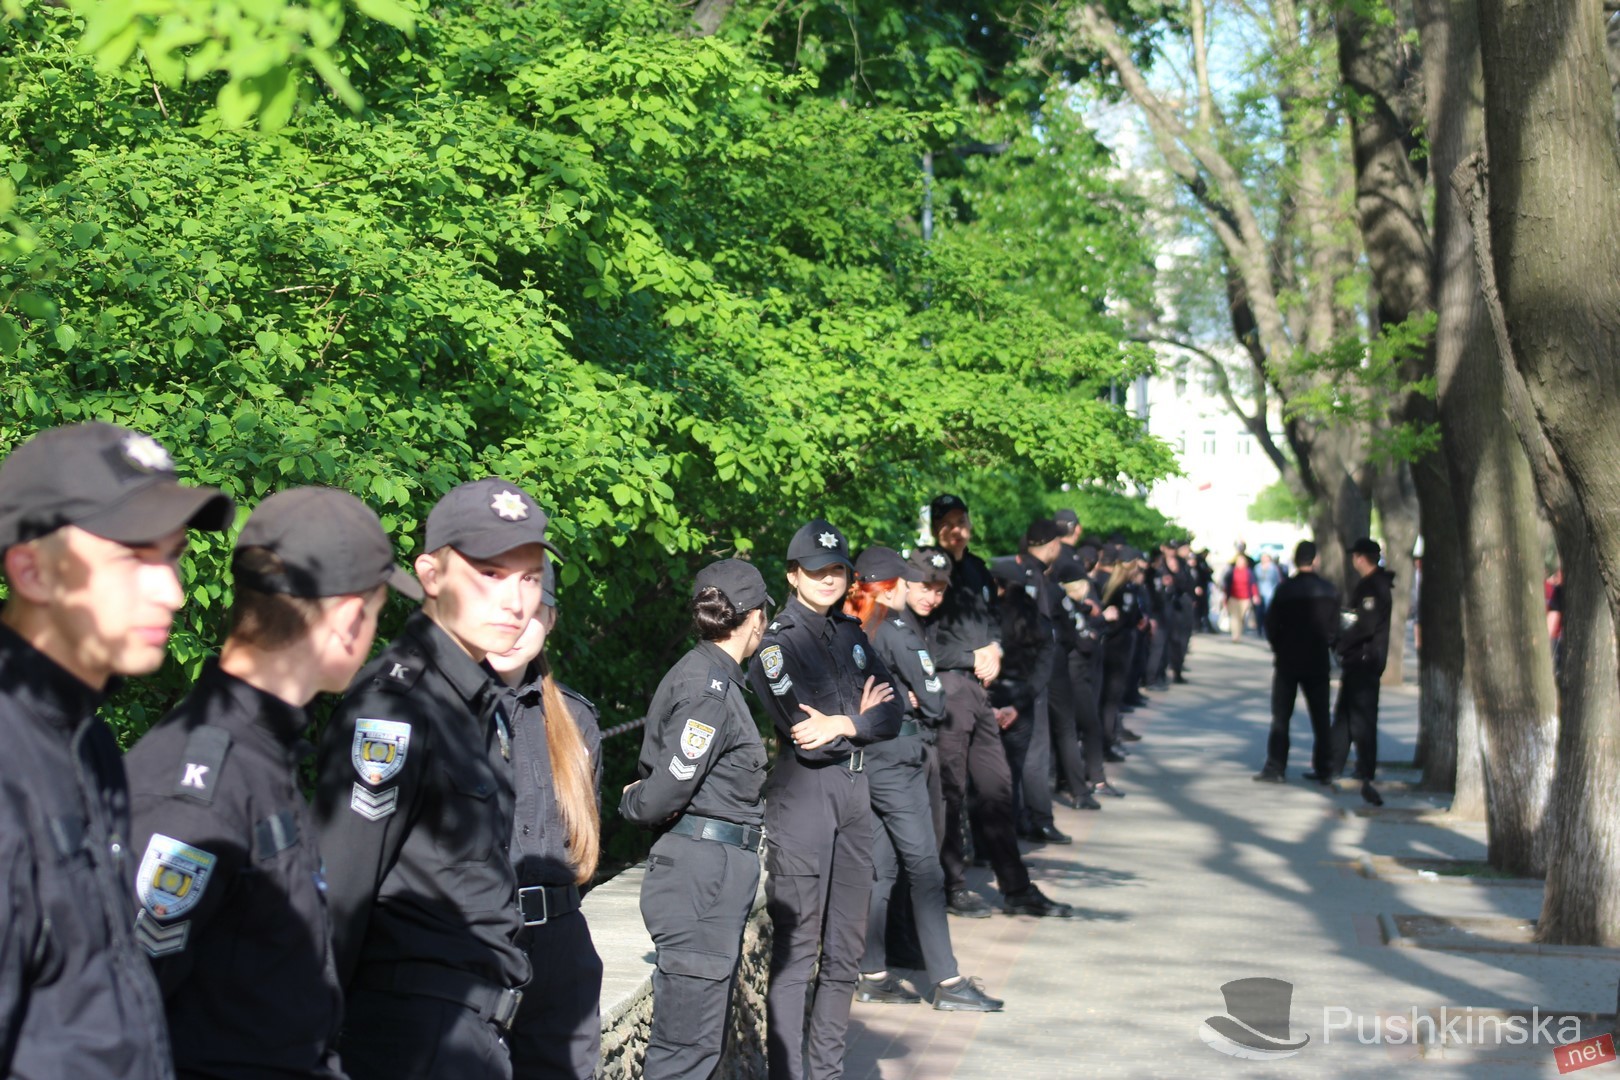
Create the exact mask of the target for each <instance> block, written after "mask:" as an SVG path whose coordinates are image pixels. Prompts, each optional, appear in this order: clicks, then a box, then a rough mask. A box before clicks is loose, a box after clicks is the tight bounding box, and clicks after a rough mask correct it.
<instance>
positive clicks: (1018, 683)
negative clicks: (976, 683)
mask: <svg viewBox="0 0 1620 1080" xmlns="http://www.w3.org/2000/svg"><path fill="white" fill-rule="evenodd" d="M991 573H993V574H994V575H995V577H996V585H997V589H998V603H997V604H996V612H997V614H998V616H999V617H1000V621H1001V648H1002V660H1001V675H1000V676H999V677H998V678H997V679H996V681H995V682H993V683H991V684H990V704H991V706H992V708H994V709H995V713H996V722H997V723H998V724H999V725H1000V726H1001V745H1002V749H1003V750H1004V751H1005V752H1006V754H1007V767H1008V769H1009V770H1011V773H1012V787H1013V809H1014V813H1015V815H1016V820H1017V821H1018V823H1019V834H1020V835H1021V836H1023V837H1024V838H1025V839H1034V838H1035V837H1034V835H1033V833H1032V828H1033V827H1032V826H1031V825H1030V824H1029V819H1030V813H1029V798H1028V791H1027V781H1026V769H1025V766H1026V765H1028V764H1029V757H1030V745H1031V744H1032V743H1033V742H1035V741H1036V740H1035V728H1036V725H1037V723H1038V722H1044V721H1045V720H1046V717H1045V715H1044V708H1043V709H1042V715H1040V716H1037V713H1036V710H1037V708H1038V705H1037V702H1038V701H1040V704H1041V705H1042V706H1044V704H1045V703H1044V701H1041V699H1044V697H1045V696H1046V688H1047V686H1048V685H1049V684H1050V682H1051V679H1052V668H1053V659H1054V657H1055V656H1056V653H1057V642H1056V640H1055V639H1054V638H1053V636H1052V628H1051V624H1050V623H1049V622H1048V621H1047V620H1046V619H1044V618H1042V615H1041V611H1040V609H1039V607H1038V606H1037V604H1036V601H1035V598H1034V597H1032V596H1030V595H1029V594H1028V593H1026V592H1025V591H1024V567H1022V566H1020V565H1019V564H1018V563H1017V561H1015V560H1013V559H998V560H996V562H995V563H994V564H993V565H992V566H991ZM1033 587H1034V586H1031V588H1033ZM1047 746H1048V749H1049V747H1050V744H1049V743H1048V744H1047ZM1042 767H1043V768H1050V760H1049V758H1047V759H1043V761H1042ZM1048 813H1050V792H1048ZM1054 831H1056V830H1055V829H1054ZM1059 835H1061V834H1059ZM1064 840H1068V838H1067V837H1064ZM1054 842H1056V841H1054Z"/></svg>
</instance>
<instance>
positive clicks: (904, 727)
mask: <svg viewBox="0 0 1620 1080" xmlns="http://www.w3.org/2000/svg"><path fill="white" fill-rule="evenodd" d="M921 734H922V725H921V724H919V723H917V721H915V720H902V721H900V735H921ZM895 737H896V738H899V735H897V736H895Z"/></svg>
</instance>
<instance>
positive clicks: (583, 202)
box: [0, 0, 1173, 843]
mask: <svg viewBox="0 0 1620 1080" xmlns="http://www.w3.org/2000/svg"><path fill="white" fill-rule="evenodd" d="M361 7H362V10H364V5H361ZM660 11H661V9H658V8H654V7H649V6H643V5H636V4H632V5H629V6H619V5H606V4H602V5H595V6H593V5H591V4H588V3H587V4H573V3H566V2H561V0H557V2H551V3H545V2H542V3H535V4H528V5H519V6H512V5H508V4H505V3H500V2H495V0H479V2H468V3H464V4H459V5H454V6H450V7H446V8H444V9H441V10H437V11H436V12H435V13H434V15H433V16H432V17H424V18H422V19H421V20H419V21H418V22H417V24H416V27H415V32H414V34H413V35H412V36H409V37H408V36H406V35H405V34H403V33H401V32H399V31H398V30H396V29H393V28H390V27H388V26H386V25H383V24H380V23H375V22H355V23H352V24H351V25H350V26H349V28H348V29H347V30H345V32H344V36H343V37H342V38H341V39H340V40H339V41H337V42H336V43H334V44H332V45H331V46H330V52H331V55H332V57H333V62H334V63H336V64H338V65H339V66H340V68H341V70H342V71H343V73H344V75H345V78H347V79H348V80H349V81H350V82H351V83H352V85H353V87H354V88H355V90H356V92H357V93H359V94H361V95H363V96H364V98H365V100H366V101H367V102H368V103H369V104H368V108H367V109H366V110H365V111H364V112H362V113H359V114H356V113H354V112H352V111H351V110H350V109H349V108H347V107H346V106H345V105H344V104H343V103H342V102H341V101H339V100H337V99H336V98H333V97H330V96H326V95H322V94H309V95H306V96H305V100H303V102H302V103H301V104H299V105H297V107H296V108H295V109H294V110H293V111H292V112H291V113H290V114H289V116H288V117H287V121H286V122H285V123H283V124H280V125H278V126H273V130H268V131H255V130H247V131H241V130H232V129H228V128H226V127H224V126H222V125H221V124H220V123H219V122H218V117H217V115H216V114H215V112H214V111H213V105H212V102H213V99H214V96H216V95H217V93H218V90H219V80H221V79H223V78H225V76H223V75H217V76H214V77H213V81H212V82H210V81H209V79H208V78H204V80H203V81H202V82H201V83H199V84H196V85H190V86H188V87H186V88H184V89H171V90H170V91H169V92H168V93H167V94H166V95H165V96H166V101H165V103H164V104H163V106H162V107H161V108H160V107H159V105H158V103H157V101H156V99H155V95H154V94H153V92H152V89H151V87H150V86H147V85H145V84H144V83H142V82H140V81H137V80H130V79H128V78H125V77H123V76H122V75H121V74H120V73H117V72H115V73H112V74H109V73H107V72H105V71H98V70H97V69H96V67H95V66H94V65H93V64H92V63H90V62H89V60H87V59H86V58H84V57H83V56H82V55H81V54H80V51H79V45H80V42H81V35H82V34H83V32H84V27H83V24H82V22H80V21H79V19H78V17H77V16H76V15H75V14H74V9H72V8H65V9H64V8H49V9H43V10H37V11H34V12H32V13H31V14H30V16H29V20H28V21H27V23H26V24H17V25H16V26H14V27H13V28H12V29H13V32H14V37H15V38H16V44H17V47H16V48H14V49H13V51H12V55H11V57H10V66H9V68H8V70H7V77H6V80H5V82H4V90H5V96H4V99H3V100H0V114H3V116H4V119H5V120H6V121H7V122H8V126H10V127H11V129H12V130H15V131H17V132H18V133H19V135H18V137H17V138H15V139H14V140H13V141H12V142H11V143H10V144H9V145H7V146H6V148H5V151H4V152H5V153H6V154H7V155H8V160H6V161H5V162H3V163H0V166H3V168H4V169H5V170H7V174H8V175H9V176H10V177H12V178H13V179H14V180H15V182H16V203H15V206H14V210H15V213H16V214H17V215H18V217H19V219H20V220H21V221H22V222H23V223H24V224H25V225H26V226H27V228H28V229H29V230H30V232H31V235H32V244H31V247H30V249H29V250H27V251H17V250H9V249H8V250H7V251H6V252H5V253H4V258H0V363H3V368H0V370H3V371H4V377H5V381H4V388H3V389H4V393H5V395H6V397H7V399H8V401H9V404H10V406H11V407H10V408H9V409H8V410H7V411H6V413H5V415H4V416H3V417H0V449H4V448H9V447H10V446H13V445H15V444H16V443H17V442H18V441H19V440H21V439H23V438H26V437H27V436H28V435H30V434H31V433H33V432H35V431H37V430H39V429H41V428H43V427H46V426H50V425H54V424H59V423H65V422H70V421H73V420H78V419H85V418H99V419H109V420H114V421H117V422H120V423H125V424H129V425H131V426H133V427H137V428H139V429H141V430H144V431H148V432H150V433H152V434H154V435H156V436H157V437H158V438H159V439H160V440H162V441H163V442H164V443H165V444H167V445H168V446H169V447H170V448H171V449H172V450H173V451H174V453H175V456H176V458H177V459H178V461H179V462H180V465H181V469H182V471H183V472H184V473H185V474H186V475H187V476H188V477H190V478H191V479H194V480H197V481H201V482H206V483H213V484H217V485H219V486H221V487H223V488H224V489H226V490H227V491H229V492H230V493H232V494H233V495H235V496H236V497H237V498H238V500H239V501H240V503H241V505H242V507H243V512H244V513H245V512H246V511H247V510H248V509H249V508H251V506H252V505H254V504H255V503H256V502H257V501H258V500H259V499H260V498H262V497H263V496H264V495H266V494H268V493H269V492H271V491H274V490H277V489H279V488H282V487H285V486H288V485H292V484H311V483H314V484H331V485H337V486H341V487H344V488H347V489H349V490H351V491H354V492H356V493H358V494H360V495H361V496H363V497H364V498H366V499H367V501H368V502H369V503H370V504H371V505H372V506H374V507H375V508H376V509H377V510H378V512H379V513H380V514H381V515H382V516H383V521H384V525H385V526H386V527H387V528H388V530H389V531H390V533H391V534H392V535H393V536H394V538H395V540H396V542H397V544H398V545H399V548H400V550H401V552H402V554H403V555H405V556H409V555H412V554H415V553H416V551H417V544H418V542H419V541H418V537H419V534H420V527H421V523H422V521H423V519H424V518H425V516H426V512H427V510H428V508H429V507H430V506H431V505H432V503H433V502H434V500H435V499H436V498H437V497H438V496H439V495H441V494H442V493H443V492H444V491H446V490H447V489H448V488H450V487H451V486H453V485H454V484H456V483H459V482H461V481H464V480H468V479H475V478H477V477H479V476H482V475H485V474H487V473H491V472H493V473H498V474H501V475H504V476H507V477H509V478H511V479H512V480H514V481H516V482H519V483H521V484H522V485H524V486H525V487H526V488H527V489H528V490H529V491H530V492H532V493H533V495H534V496H535V497H536V498H537V499H538V500H539V502H540V503H541V504H542V505H543V506H545V507H546V508H548V510H550V511H551V512H552V514H553V516H554V522H555V524H554V535H555V537H556V538H557V541H558V543H559V544H560V546H561V547H562V548H563V550H564V551H565V552H566V553H567V561H566V562H565V563H564V565H563V566H562V569H561V589H560V595H561V600H562V622H561V628H560V630H559V632H558V636H557V645H556V649H557V654H556V657H555V658H556V661H557V666H558V667H559V669H560V671H561V672H562V674H563V676H564V677H565V678H566V679H568V680H569V681H570V682H572V683H574V684H576V685H578V686H579V687H580V689H582V690H583V691H585V692H586V693H587V694H589V695H591V696H593V697H594V698H596V699H597V700H598V702H599V704H600V705H601V706H602V709H603V713H604V723H608V724H612V723H617V722H621V721H623V720H626V719H630V718H633V717H636V716H639V715H640V710H641V709H642V708H643V707H644V705H645V703H646V702H647V700H648V698H649V697H650V695H651V691H652V689H653V688H654V686H655V685H656V683H657V681H658V679H659V678H660V676H661V675H662V673H663V671H664V669H665V668H666V667H667V665H668V664H669V663H670V662H671V661H672V660H673V659H674V657H675V656H676V655H678V653H679V652H680V651H681V649H683V648H684V647H685V645H686V643H687V637H686V626H685V624H684V618H683V615H682V606H683V598H684V591H685V589H686V587H687V583H688V582H689V581H690V580H691V576H692V574H693V573H694V572H695V570H696V569H697V567H698V566H700V565H702V564H703V563H704V562H706V561H708V560H710V559H713V558H716V557H721V556H725V555H730V554H734V553H741V554H744V555H751V556H753V557H757V558H758V559H759V561H760V562H761V565H762V567H763V568H764V569H765V571H766V574H767V579H768V580H769V581H770V582H771V584H772V586H773V588H777V589H778V590H779V589H780V588H781V586H780V585H779V583H780V582H781V576H780V575H781V569H782V564H781V560H780V553H781V552H782V550H783V549H784V547H785V544H786V540H787V538H788V537H789V536H790V535H791V534H792V532H793V531H794V529H795V528H796V527H797V526H798V525H799V524H800V523H801V522H802V521H803V520H804V519H805V518H806V517H808V516H810V515H812V514H822V515H825V516H827V517H829V518H831V519H832V520H834V521H835V522H837V523H838V524H839V525H841V526H842V527H843V528H844V529H845V530H846V531H847V532H848V533H849V534H850V535H851V537H852V539H853V540H854V542H855V543H856V544H857V545H858V546H864V545H866V544H868V543H875V542H886V543H891V544H903V543H905V542H907V541H908V540H909V538H910V536H911V535H912V534H913V532H914V528H915V519H916V510H917V507H918V506H919V505H920V504H921V503H923V502H925V501H926V500H927V498H928V497H929V496H930V495H931V494H933V493H934V492H935V491H936V490H939V489H942V488H945V487H950V486H953V484H954V483H955V482H956V481H957V480H958V479H959V478H961V477H963V476H967V475H977V474H981V473H984V472H986V471H999V472H1001V473H1003V474H1006V475H1010V476H1016V477H1020V478H1026V479H1033V480H1035V481H1037V482H1039V484H1040V485H1041V488H1042V490H1049V489H1050V488H1051V487H1053V486H1055V485H1056V484H1057V483H1058V482H1060V481H1082V480H1099V481H1103V482H1105V483H1107V484H1118V483H1120V482H1122V481H1123V480H1125V479H1127V478H1131V479H1149V478H1152V477H1154V476H1157V475H1162V474H1164V473H1165V472H1166V471H1168V470H1170V469H1171V468H1172V467H1173V466H1172V463H1171V458H1170V455H1169V453H1168V451H1167V449H1166V448H1165V447H1164V446H1163V445H1162V444H1160V443H1158V442H1156V441H1155V440H1152V439H1150V438H1148V437H1146V436H1145V435H1144V434H1143V432H1142V431H1141V429H1140V426H1139V425H1138V424H1137V422H1136V421H1135V420H1133V419H1131V418H1130V417H1128V416H1126V415H1125V414H1124V413H1122V412H1120V411H1118V410H1116V409H1114V408H1111V407H1110V406H1109V405H1108V404H1107V403H1106V401H1105V400H1103V393H1102V391H1103V389H1104V388H1106V386H1107V385H1108V383H1109V382H1110V381H1113V380H1121V379H1128V378H1131V377H1133V376H1134V375H1135V374H1136V373H1138V372H1140V371H1144V370H1147V368H1148V366H1149V364H1150V358H1149V357H1148V356H1147V355H1146V354H1145V353H1144V352H1142V351H1141V350H1139V349H1134V348H1129V347H1124V346H1121V345H1120V344H1119V342H1118V340H1117V338H1116V337H1114V336H1112V335H1110V334H1108V333H1105V332H1102V331H1101V329H1100V327H1101V326H1102V324H1099V325H1098V327H1093V328H1090V329H1088V328H1085V327H1082V326H1077V325H1075V323H1074V321H1073V320H1071V319H1063V318H1059V317H1058V316H1057V315H1055V314H1054V313H1052V312H1051V311H1050V310H1048V309H1047V308H1046V307H1044V306H1043V305H1042V303H1041V302H1040V298H1039V294H1038V292H1035V291H1030V290H1026V289H1020V288H1018V287H1017V285H1018V282H1019V280H1020V277H1021V275H1023V274H1024V273H1025V271H1026V270H1027V269H1028V267H1029V266H1030V265H1031V263H1030V259H1029V257H1028V255H1027V254H1026V253H1021V252H1020V250H1019V248H1018V246H1017V245H1007V246H1005V247H998V246H997V245H996V244H995V243H994V239H993V236H991V235H990V234H989V233H988V232H987V231H986V230H984V229H982V228H981V229H980V230H979V231H977V232H975V231H973V230H972V229H970V228H968V227H966V226H963V227H962V228H959V229H954V230H953V229H950V228H947V229H945V230H943V231H942V233H941V235H940V236H939V237H938V238H937V239H936V240H935V242H934V243H932V244H931V245H925V244H924V243H923V242H922V240H921V237H920V235H919V232H918V230H917V228H916V222H915V215H916V212H917V208H918V206H919V204H920V199H921V177H920V173H919V171H918V169H917V155H918V152H919V147H920V146H922V145H924V144H925V143H926V141H927V140H928V139H930V138H934V137H937V136H938V134H939V133H940V132H941V131H945V130H949V129H950V127H951V125H953V124H954V123H956V121H955V120H954V119H953V117H952V114H950V113H946V112H937V111H936V112H928V111H917V110H906V109H901V108H898V107H891V108H882V109H854V110H852V109H849V108H846V107H844V106H842V105H841V104H839V103H838V102H837V101H834V100H829V99H827V98H825V97H823V96H820V95H817V94H815V93H813V92H811V90H812V88H811V87H810V86H809V85H808V81H807V80H806V79H805V78H804V77H802V76H798V75H793V74H788V73H785V72H783V71H782V70H780V69H778V68H776V67H774V66H772V65H771V64H770V63H769V62H767V61H766V60H764V59H761V58H760V57H758V56H756V55H754V54H752V53H750V52H749V51H748V50H747V49H746V48H744V47H742V46H739V45H737V44H733V43H729V42H727V41H723V40H717V39H694V38H690V37H687V36H684V35H682V34H679V33H675V32H672V29H671V27H670V26H668V25H665V22H666V21H667V17H666V16H663V15H660ZM226 553H227V540H226V539H225V538H209V539H199V540H198V541H197V542H195V543H194V544H193V547H192V551H191V554H190V556H189V557H188V558H187V560H186V562H185V568H184V569H185V580H186V585H187V588H188V591H189V594H190V598H191V603H190V604H189V605H188V607H187V609H186V611H185V612H184V614H183V615H182V617H181V620H180V623H179V625H178V627H177V632H176V635H175V639H174V647H173V649H172V656H173V663H172V664H171V665H170V666H169V667H168V668H167V669H165V671H164V672H163V673H161V675H160V676H159V677H157V678H154V679H149V680H143V681H141V682H140V683H139V684H137V685H136V686H135V687H132V688H131V689H130V690H129V691H127V692H126V694H125V695H124V696H122V697H121V698H120V699H119V700H118V701H117V702H116V703H115V705H114V707H113V709H112V718H113V720H114V722H115V724H116V725H117V726H118V727H119V729H120V731H121V734H122V735H123V737H124V738H126V739H128V738H130V737H133V736H134V735H136V734H138V733H139V731H141V730H143V729H144V727H145V726H146V724H147V723H149V722H150V720H151V719H152V718H153V716H154V714H155V713H156V712H158V711H159V710H161V709H163V708H166V707H167V706H168V705H169V704H170V703H172V702H173V701H174V700H175V698H176V697H177V695H178V694H179V693H180V692H182V690H183V688H184V687H185V685H186V684H187V682H188V680H190V679H191V678H192V677H194V676H195V674H196V672H197V670H198V668H199V666H200V664H201V661H202V659H203V658H204V656H205V655H206V654H207V653H208V652H209V651H210V650H211V649H212V648H213V647H214V646H215V645H216V644H217V642H218V641H219V638H220V634H221V630H222V624H221V618H222V614H223V612H224V610H225V608H226V607H227V605H228V602H229V598H230V592H229V586H228V579H227V575H226V573H225V570H226V566H227V558H226ZM400 614H401V612H400V611H399V610H394V611H393V612H392V614H391V616H390V619H389V621H387V622H385V626H384V630H385V632H386V631H387V630H388V629H389V628H391V627H392V626H397V619H398V618H399V617H400ZM634 743H635V740H633V739H627V740H622V741H621V742H619V743H618V744H616V745H611V746H610V748H609V751H610V752H609V772H610V777H609V790H610V791H616V790H617V786H616V784H617V783H620V782H622V781H623V779H624V777H625V775H626V774H627V772H628V770H629V769H630V768H631V767H632V766H633V763H634V757H635V745H634ZM624 843H630V841H628V840H627V841H624Z"/></svg>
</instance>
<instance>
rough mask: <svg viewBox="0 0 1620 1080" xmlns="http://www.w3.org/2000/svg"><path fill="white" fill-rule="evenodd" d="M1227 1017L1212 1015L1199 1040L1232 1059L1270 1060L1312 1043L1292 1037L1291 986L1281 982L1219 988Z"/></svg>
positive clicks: (1241, 983) (1257, 981)
mask: <svg viewBox="0 0 1620 1080" xmlns="http://www.w3.org/2000/svg"><path fill="white" fill-rule="evenodd" d="M1221 996H1223V997H1224V998H1226V1015H1225V1016H1211V1017H1210V1018H1209V1019H1207V1020H1205V1021H1204V1022H1203V1024H1202V1025H1201V1026H1200V1027H1199V1029H1198V1037H1199V1038H1200V1039H1203V1040H1204V1043H1205V1044H1206V1045H1207V1046H1209V1048H1210V1049H1212V1050H1219V1051H1220V1052H1221V1053H1223V1054H1227V1055H1229V1056H1231V1057H1235V1058H1248V1059H1250V1060H1269V1059H1272V1058H1285V1057H1293V1056H1294V1055H1295V1054H1297V1053H1299V1051H1300V1049H1301V1048H1303V1047H1304V1045H1305V1044H1306V1043H1308V1042H1310V1041H1311V1037H1310V1036H1309V1035H1302V1037H1301V1038H1299V1039H1298V1040H1294V1039H1293V1038H1292V1036H1293V1032H1292V1031H1291V1030H1290V1027H1289V1012H1290V1010H1291V1008H1292V1006H1293V999H1294V986H1293V984H1292V983H1286V982H1283V981H1282V980H1281V979H1236V980H1233V981H1232V982H1229V983H1227V984H1226V985H1225V986H1223V987H1221Z"/></svg>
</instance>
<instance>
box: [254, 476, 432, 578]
mask: <svg viewBox="0 0 1620 1080" xmlns="http://www.w3.org/2000/svg"><path fill="white" fill-rule="evenodd" d="M249 548H262V549H264V550H265V551H268V552H270V553H271V554H272V555H274V556H275V557H276V561H277V563H279V567H278V568H277V569H275V570H268V569H260V568H259V567H258V566H255V565H253V564H252V561H251V560H247V561H245V560H243V559H242V557H241V556H242V553H243V551H244V550H245V549H249ZM231 573H232V574H233V575H234V576H235V578H236V583H237V584H238V585H240V586H242V587H244V588H248V589H252V590H254V591H256V592H265V593H285V594H286V595H288V596H303V597H317V596H352V595H356V594H360V593H368V592H370V591H371V590H372V589H375V588H376V587H377V586H378V585H383V584H387V585H388V586H390V587H391V588H393V590H394V591H395V592H398V593H401V594H402V595H404V596H408V597H410V598H411V599H412V600H420V599H422V586H421V585H420V584H419V583H418V582H417V580H416V579H415V578H414V577H412V576H411V575H410V574H409V573H407V572H406V571H405V570H404V569H402V568H401V567H399V566H398V565H396V564H395V562H394V546H393V545H392V544H391V543H389V542H388V534H387V533H385V532H383V527H382V522H380V521H378V520H377V515H376V514H374V513H373V512H372V510H371V507H369V506H367V505H366V504H365V503H363V502H361V501H360V500H359V499H357V498H355V497H354V496H353V495H351V494H349V493H348V492H347V491H340V490H339V489H337V488H327V487H300V488H292V489H290V490H288V491H278V492H277V493H276V494H274V495H272V496H270V497H269V498H268V499H266V500H264V502H262V503H260V504H259V506H258V508H257V509H256V510H254V511H253V513H252V515H251V516H250V517H249V518H248V519H247V523H246V524H245V525H243V526H242V531H241V533H240V534H238V536H237V537H236V554H235V556H233V557H232V560H231Z"/></svg>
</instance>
